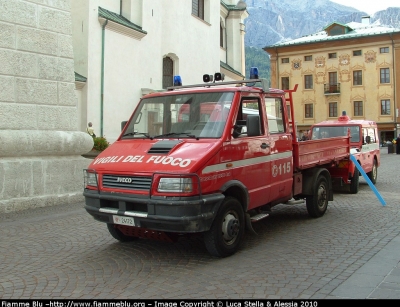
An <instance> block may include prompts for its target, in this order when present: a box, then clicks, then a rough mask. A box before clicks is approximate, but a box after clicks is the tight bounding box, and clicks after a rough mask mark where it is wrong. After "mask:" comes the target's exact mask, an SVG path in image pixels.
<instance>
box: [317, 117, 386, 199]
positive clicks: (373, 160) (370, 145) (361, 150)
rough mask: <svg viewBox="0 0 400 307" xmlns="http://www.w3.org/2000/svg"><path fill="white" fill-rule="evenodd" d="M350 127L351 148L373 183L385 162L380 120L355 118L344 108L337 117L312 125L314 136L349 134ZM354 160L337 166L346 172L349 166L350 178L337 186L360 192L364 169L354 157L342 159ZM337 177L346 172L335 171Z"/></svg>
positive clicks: (336, 184) (336, 183)
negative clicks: (342, 166) (381, 149)
mask: <svg viewBox="0 0 400 307" xmlns="http://www.w3.org/2000/svg"><path fill="white" fill-rule="evenodd" d="M349 131H350V146H351V150H350V152H351V153H352V154H353V156H354V157H355V158H356V160H357V162H358V163H359V164H360V165H361V167H362V168H363V170H364V171H365V173H366V174H367V175H368V178H369V179H370V180H371V182H372V183H373V184H375V183H376V181H377V179H378V167H379V165H380V164H381V154H380V147H379V134H378V126H377V124H376V122H374V121H371V120H362V119H360V120H354V119H351V118H350V117H349V116H348V115H347V114H346V111H343V112H342V116H339V118H338V119H337V120H327V121H323V122H320V123H318V124H315V125H313V126H312V127H311V139H313V140H314V139H319V138H325V137H332V136H345V135H347V134H348V132H349ZM342 163H350V165H349V166H346V167H344V168H337V169H335V170H333V171H335V172H344V171H347V170H346V169H347V168H349V173H348V178H347V180H345V181H342V180H337V181H338V182H335V186H337V187H345V188H347V189H349V190H350V193H352V194H356V193H358V187H359V176H360V173H359V171H358V170H357V168H356V167H355V165H354V164H353V162H351V161H342ZM335 175H336V176H337V179H342V178H344V177H345V174H342V175H339V174H338V173H336V174H335Z"/></svg>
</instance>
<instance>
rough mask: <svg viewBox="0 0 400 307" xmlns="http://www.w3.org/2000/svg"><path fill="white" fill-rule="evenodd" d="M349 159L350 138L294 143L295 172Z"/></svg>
mask: <svg viewBox="0 0 400 307" xmlns="http://www.w3.org/2000/svg"><path fill="white" fill-rule="evenodd" d="M349 157H350V138H349V137H348V136H345V137H343V136H341V137H332V138H326V139H318V140H307V141H300V142H299V141H294V142H293V164H294V169H295V170H304V169H307V168H311V167H314V166H318V165H327V164H332V163H336V162H338V161H340V160H343V159H346V158H349Z"/></svg>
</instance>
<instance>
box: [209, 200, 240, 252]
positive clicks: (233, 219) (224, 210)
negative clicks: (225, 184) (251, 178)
mask: <svg viewBox="0 0 400 307" xmlns="http://www.w3.org/2000/svg"><path fill="white" fill-rule="evenodd" d="M244 226H245V225H244V212H243V208H242V205H241V204H240V202H239V201H238V200H237V199H236V198H234V197H227V198H225V200H224V201H223V203H222V204H221V207H220V208H219V210H218V213H217V216H216V217H215V219H214V222H213V224H212V225H211V228H210V230H209V231H207V232H205V233H204V243H205V245H206V248H207V250H208V252H209V253H210V254H211V255H213V256H217V257H227V256H230V255H232V254H234V253H235V252H236V251H237V250H238V249H239V246H240V243H241V241H242V238H243V234H244Z"/></svg>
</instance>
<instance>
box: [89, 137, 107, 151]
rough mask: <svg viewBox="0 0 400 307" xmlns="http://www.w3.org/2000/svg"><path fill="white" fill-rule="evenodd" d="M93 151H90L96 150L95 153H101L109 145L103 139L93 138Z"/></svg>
mask: <svg viewBox="0 0 400 307" xmlns="http://www.w3.org/2000/svg"><path fill="white" fill-rule="evenodd" d="M93 143H94V144H93V149H92V150H97V151H103V150H104V149H106V148H107V147H108V145H110V144H109V143H108V142H107V140H106V138H105V137H95V138H93Z"/></svg>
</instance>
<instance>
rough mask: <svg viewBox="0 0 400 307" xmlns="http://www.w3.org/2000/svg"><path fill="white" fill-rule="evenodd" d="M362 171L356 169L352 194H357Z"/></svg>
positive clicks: (351, 188)
mask: <svg viewBox="0 0 400 307" xmlns="http://www.w3.org/2000/svg"><path fill="white" fill-rule="evenodd" d="M359 183H360V172H359V171H358V169H357V168H355V170H354V175H353V177H352V178H351V182H350V193H351V194H357V193H358V187H359V186H360V184H359Z"/></svg>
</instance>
